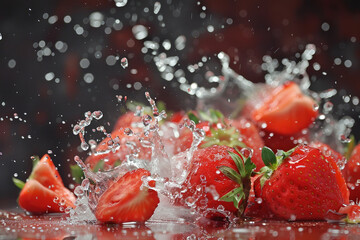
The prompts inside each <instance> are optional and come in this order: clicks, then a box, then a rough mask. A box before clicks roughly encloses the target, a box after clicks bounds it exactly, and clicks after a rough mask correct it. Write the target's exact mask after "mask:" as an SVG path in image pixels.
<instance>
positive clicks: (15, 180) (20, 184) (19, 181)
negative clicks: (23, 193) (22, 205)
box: [12, 177, 25, 190]
mask: <svg viewBox="0 0 360 240" xmlns="http://www.w3.org/2000/svg"><path fill="white" fill-rule="evenodd" d="M12 180H13V183H14V184H15V186H17V187H18V188H19V189H20V190H21V189H23V188H24V186H25V183H24V182H23V181H21V180H20V179H17V178H14V177H13V178H12Z"/></svg>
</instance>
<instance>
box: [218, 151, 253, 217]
mask: <svg viewBox="0 0 360 240" xmlns="http://www.w3.org/2000/svg"><path fill="white" fill-rule="evenodd" d="M235 150H236V151H237V153H238V154H239V155H240V156H239V155H238V154H236V153H234V152H230V151H229V154H230V156H231V158H232V159H233V161H234V162H235V165H236V167H237V170H238V171H236V170H234V169H232V168H230V167H227V166H220V167H218V169H219V170H220V171H221V172H222V173H223V174H224V175H225V176H226V177H228V178H229V179H231V180H232V181H234V182H236V183H237V184H239V187H237V188H235V189H233V190H231V191H230V192H228V193H226V194H225V195H224V196H222V197H221V198H220V200H221V201H225V202H233V203H234V206H235V208H237V209H238V213H239V215H242V214H243V213H244V210H245V208H246V205H247V200H248V198H249V194H250V188H251V180H250V176H251V174H252V172H253V170H254V169H255V168H256V165H255V164H254V163H253V162H252V161H251V158H250V157H248V158H245V157H244V155H243V154H241V153H240V152H239V151H238V150H237V149H235Z"/></svg>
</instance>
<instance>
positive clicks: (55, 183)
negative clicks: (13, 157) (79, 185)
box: [14, 154, 76, 213]
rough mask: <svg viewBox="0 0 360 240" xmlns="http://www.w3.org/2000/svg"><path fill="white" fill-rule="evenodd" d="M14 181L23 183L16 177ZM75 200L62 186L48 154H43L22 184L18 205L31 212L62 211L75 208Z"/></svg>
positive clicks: (18, 183)
mask: <svg viewBox="0 0 360 240" xmlns="http://www.w3.org/2000/svg"><path fill="white" fill-rule="evenodd" d="M14 182H15V183H16V185H17V186H20V185H22V184H24V183H21V181H20V180H17V179H14ZM75 200H76V199H75V196H74V194H73V193H72V192H70V190H68V189H67V188H66V187H65V186H64V184H63V182H62V180H61V177H60V175H59V173H58V171H57V170H56V167H55V165H54V163H53V162H52V161H51V158H50V156H49V155H47V154H45V155H44V156H43V157H42V158H41V160H40V161H39V162H38V163H36V165H35V166H34V168H33V171H32V173H31V175H30V177H29V179H28V181H27V182H26V183H25V184H24V186H23V188H22V190H21V192H20V196H19V205H20V207H22V208H23V209H25V210H26V211H29V212H32V213H46V212H64V211H65V209H66V208H67V207H71V208H75V205H74V202H75ZM54 201H55V202H56V203H55V202H54Z"/></svg>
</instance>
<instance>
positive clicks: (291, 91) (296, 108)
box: [250, 82, 318, 135]
mask: <svg viewBox="0 0 360 240" xmlns="http://www.w3.org/2000/svg"><path fill="white" fill-rule="evenodd" d="M314 106H315V101H314V100H313V99H312V98H310V97H309V96H306V95H304V94H303V93H302V92H301V90H300V88H299V86H298V85H297V84H296V83H294V82H287V83H285V84H283V85H281V86H278V87H276V88H274V89H272V90H270V91H268V92H267V97H265V99H263V100H262V101H260V103H259V102H256V104H255V109H254V110H253V111H252V112H251V114H250V117H251V118H252V120H253V121H255V122H257V123H259V124H260V125H261V124H263V123H265V124H266V127H265V130H267V131H269V132H274V133H279V134H284V135H291V134H295V133H297V132H299V131H301V130H303V129H305V128H307V127H308V126H309V125H310V124H311V123H312V122H313V121H314V120H315V118H316V116H317V114H318V111H317V110H316V109H315V108H314Z"/></svg>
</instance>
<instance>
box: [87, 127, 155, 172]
mask: <svg viewBox="0 0 360 240" xmlns="http://www.w3.org/2000/svg"><path fill="white" fill-rule="evenodd" d="M126 130H128V129H124V128H119V129H117V130H115V131H114V132H112V133H111V138H110V137H107V138H105V139H103V140H102V141H101V143H99V144H98V146H97V147H96V149H95V153H92V154H91V155H90V156H89V157H88V158H87V159H86V163H87V164H89V166H90V168H92V169H94V168H95V166H96V165H97V164H98V163H99V162H100V161H101V160H103V161H104V166H103V168H104V169H109V168H111V167H114V166H116V165H117V164H119V163H120V162H122V161H124V160H125V159H126V155H129V154H131V153H132V152H133V153H136V154H138V158H139V159H144V160H150V159H151V148H147V147H143V146H142V145H141V143H140V141H139V138H138V137H137V136H135V135H131V136H129V135H127V134H125V131H126ZM129 142H132V143H134V144H136V148H135V149H134V150H133V151H132V150H131V148H130V147H129V146H127V145H126V144H127V143H129ZM114 144H119V146H118V147H114V148H113V149H112V147H113V146H114Z"/></svg>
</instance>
